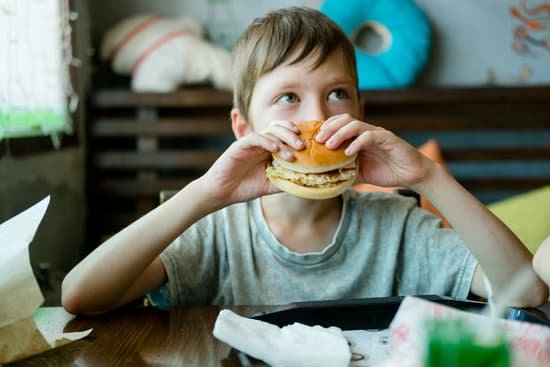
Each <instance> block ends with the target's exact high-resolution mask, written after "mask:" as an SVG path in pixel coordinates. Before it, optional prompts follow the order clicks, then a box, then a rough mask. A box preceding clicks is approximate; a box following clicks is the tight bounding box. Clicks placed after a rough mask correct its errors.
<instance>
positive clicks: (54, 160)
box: [0, 0, 550, 305]
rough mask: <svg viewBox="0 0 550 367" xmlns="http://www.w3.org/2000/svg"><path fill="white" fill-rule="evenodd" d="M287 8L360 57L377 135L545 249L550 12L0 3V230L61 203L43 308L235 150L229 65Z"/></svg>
mask: <svg viewBox="0 0 550 367" xmlns="http://www.w3.org/2000/svg"><path fill="white" fill-rule="evenodd" d="M291 5H303V6H309V7H314V8H318V9H321V11H323V12H325V14H327V15H328V16H329V17H331V18H333V19H334V20H335V21H336V22H337V23H339V24H340V25H341V26H342V28H343V29H344V30H345V31H346V33H347V34H348V36H349V37H350V39H351V40H352V41H353V42H354V44H355V45H356V52H357V55H358V68H359V71H360V86H361V96H362V99H363V101H364V104H365V115H366V117H367V120H369V121H372V122H373V123H375V124H378V125H381V126H384V127H386V128H388V129H390V130H393V131H395V132H396V133H397V134H399V135H401V136H402V137H404V138H405V139H406V140H408V141H409V142H411V144H413V145H415V146H417V147H423V149H424V150H423V151H424V152H425V153H426V154H428V155H429V156H430V157H431V158H432V159H436V160H439V161H440V162H442V163H443V164H445V165H447V167H448V168H449V170H450V171H451V173H452V174H453V175H455V177H457V179H458V180H459V181H460V182H461V183H462V184H463V185H464V186H465V187H466V188H468V189H469V190H470V191H472V192H473V193H474V195H476V196H477V197H478V198H479V199H480V200H481V201H482V202H484V203H485V204H487V205H488V206H489V207H490V208H491V210H493V211H495V213H496V214H497V215H499V217H501V219H503V220H504V221H505V222H506V223H507V224H508V225H509V226H510V227H511V228H512V229H513V230H514V231H516V233H517V234H518V236H520V238H522V240H524V242H526V244H527V245H528V246H529V247H530V249H531V250H534V249H535V248H536V246H537V243H539V241H541V240H542V238H544V236H545V235H548V234H550V221H548V214H550V213H548V211H549V210H550V209H548V208H550V194H549V192H550V190H549V189H548V187H549V186H548V185H550V2H548V1H538V0H504V1H496V0H495V1H483V2H479V1H474V0H463V1H460V2H457V1H451V0H416V1H408V0H391V1H390V0H386V1H381V0H371V1H369V0H362V1H348V2H337V1H315V0H311V1H305V0H304V1H300V0H295V1H291V0H282V1H278V2H276V3H274V2H272V1H271V2H268V1H266V0H261V1H252V0H203V1H191V0H178V1H176V0H160V1H155V2H153V1H145V0H134V1H129V0H124V1H116V2H113V1H106V0H96V1H91V0H80V1H68V0H43V1H41V2H39V3H37V2H36V1H31V0H0V222H3V221H5V220H6V219H8V218H10V217H12V216H14V215H16V214H17V213H19V212H20V211H22V210H24V209H26V208H28V207H29V206H31V205H32V204H34V203H36V202H37V201H39V200H40V199H41V198H43V197H45V196H47V195H51V203H50V206H49V209H48V211H47V213H46V216H45V218H44V220H43V222H42V224H41V226H40V228H39V230H38V233H37V235H36V236H35V239H34V241H33V243H32V244H31V260H32V263H33V267H34V268H35V271H36V273H37V276H38V278H39V280H40V282H41V286H42V288H43V291H44V293H45V295H46V304H47V305H58V304H59V303H60V301H59V300H60V298H59V284H60V281H61V279H62V278H63V276H64V274H65V273H66V272H67V271H68V270H69V269H70V268H71V267H72V266H74V264H76V263H77V262H78V261H79V260H80V259H81V258H82V257H83V256H85V255H86V254H87V253H89V252H90V251H91V250H92V249H93V248H95V247H96V246H97V245H99V244H100V243H101V242H102V241H103V240H105V239H106V238H108V236H110V235H111V234H113V233H114V232H116V231H118V230H120V229H121V228H123V227H124V226H126V225H127V224H129V223H130V222H132V221H133V220H135V219H137V218H138V217H139V216H141V215H143V214H144V213H145V212H147V211H149V210H150V209H152V208H154V207H155V206H156V205H158V203H159V195H160V193H161V192H162V191H167V190H168V191H171V190H177V189H179V188H181V187H183V186H185V184H186V183H188V182H189V181H190V180H192V179H194V178H196V177H197V176H199V175H200V174H202V173H203V172H204V171H205V170H206V169H207V168H208V167H209V166H210V164H211V163H212V162H213V161H214V160H215V159H216V157H217V156H218V155H219V154H220V153H221V152H222V151H223V149H224V148H225V147H226V146H227V145H229V144H230V143H231V142H232V141H233V136H232V134H231V129H230V124H229V110H230V108H231V91H230V72H229V63H228V60H229V55H230V50H231V48H232V46H233V45H234V43H235V41H236V40H237V38H238V36H239V35H240V33H241V32H242V31H243V30H244V28H245V27H246V26H247V25H248V24H249V23H250V22H251V21H252V20H253V19H254V18H255V17H258V16H261V15H263V14H265V13H266V12H267V11H269V10H271V9H273V8H274V7H286V6H291ZM428 142H430V143H429V144H428V145H426V144H427V143H428ZM358 189H377V188H367V187H361V188H358ZM1 245H2V244H0V246H1Z"/></svg>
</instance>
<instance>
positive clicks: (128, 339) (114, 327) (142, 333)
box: [5, 306, 266, 367]
mask: <svg viewBox="0 0 550 367" xmlns="http://www.w3.org/2000/svg"><path fill="white" fill-rule="evenodd" d="M231 309H232V310H233V311H235V312H237V313H239V314H241V315H243V316H250V315H252V314H254V313H256V312H259V311H261V310H262V309H264V310H265V309H266V307H263V308H262V307H232V308H231ZM219 311H220V308H219V307H214V306H202V307H181V308H173V309H170V310H159V309H156V308H153V307H128V308H124V309H121V310H118V311H115V312H111V313H108V314H105V315H99V316H93V317H80V316H79V317H76V318H73V319H72V320H71V315H69V314H67V313H66V312H65V311H64V310H63V308H61V307H59V308H55V310H52V312H53V314H54V316H55V317H54V318H55V319H57V320H59V321H56V322H54V323H52V324H51V325H49V328H50V330H51V331H54V332H55V331H57V332H61V331H65V332H69V331H82V330H86V329H89V328H93V332H92V333H91V334H90V335H89V336H88V337H86V338H84V339H82V340H79V341H76V342H74V343H71V344H68V345H65V346H63V347H60V348H57V349H52V350H50V351H48V352H45V353H42V354H40V355H38V356H34V357H31V358H28V359H25V360H21V361H18V362H14V363H12V364H9V365H5V367H8V366H9V367H22V366H32V367H34V366H40V367H54V366H55V367H58V366H81V367H84V366H86V367H88V366H102V367H108V366H201V367H203V366H204V367H208V366H216V367H218V366H223V367H231V366H240V364H239V361H238V358H237V355H236V353H235V352H234V351H232V349H231V348H230V347H229V346H228V345H227V344H224V343H222V342H220V341H218V340H217V339H216V338H214V336H213V335H212V330H213V328H214V322H215V321H216V317H217V315H218V313H219Z"/></svg>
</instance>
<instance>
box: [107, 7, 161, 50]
mask: <svg viewBox="0 0 550 367" xmlns="http://www.w3.org/2000/svg"><path fill="white" fill-rule="evenodd" d="M160 19H161V18H160V17H159V16H156V15H154V16H151V17H149V18H146V19H145V20H143V21H142V22H141V23H138V24H137V25H136V26H135V27H134V28H132V29H131V30H130V32H128V33H126V34H125V35H124V37H123V38H122V40H121V41H120V42H119V43H118V44H117V45H116V46H115V48H114V49H113V51H112V52H111V55H109V60H111V61H113V60H114V59H115V57H116V56H117V55H118V53H119V52H120V50H122V48H124V46H126V45H127V44H128V42H130V41H131V40H132V39H133V38H135V37H136V36H137V35H138V34H139V33H141V32H142V31H143V30H144V29H146V28H147V27H149V26H150V25H152V24H154V23H156V22H158V21H159V20H160Z"/></svg>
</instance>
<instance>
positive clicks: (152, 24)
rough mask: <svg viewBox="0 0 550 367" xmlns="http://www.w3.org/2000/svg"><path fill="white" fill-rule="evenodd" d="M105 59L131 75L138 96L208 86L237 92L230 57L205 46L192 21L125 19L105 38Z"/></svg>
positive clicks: (147, 18) (122, 71) (120, 72)
mask: <svg viewBox="0 0 550 367" xmlns="http://www.w3.org/2000/svg"><path fill="white" fill-rule="evenodd" d="M101 58H102V59H103V60H110V61H111V65H112V68H113V70H114V71H115V72H116V73H119V74H122V75H131V77H132V83H131V88H132V90H134V91H141V92H145V91H147V92H170V91H174V90H176V89H177V88H178V86H180V85H183V84H197V83H206V82H210V83H212V84H213V86H214V87H215V88H218V89H225V90H231V89H232V82H231V56H230V53H229V52H228V51H227V50H225V49H223V48H221V47H216V46H214V45H213V44H211V43H209V42H208V41H206V40H205V39H204V37H203V30H202V27H201V26H200V25H199V24H198V23H197V22H196V21H194V20H193V19H191V18H189V17H181V18H167V17H161V16H156V15H135V16H131V17H128V18H125V19H123V20H122V21H120V22H118V23H117V24H115V25H114V26H113V27H112V28H111V29H109V30H108V31H107V32H106V34H105V36H104V38H103V42H102V45H101Z"/></svg>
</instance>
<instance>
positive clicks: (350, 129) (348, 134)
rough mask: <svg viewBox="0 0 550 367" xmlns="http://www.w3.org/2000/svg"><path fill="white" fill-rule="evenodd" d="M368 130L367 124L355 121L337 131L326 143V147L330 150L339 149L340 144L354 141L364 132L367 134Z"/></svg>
mask: <svg viewBox="0 0 550 367" xmlns="http://www.w3.org/2000/svg"><path fill="white" fill-rule="evenodd" d="M367 129H368V128H367V127H366V126H365V124H364V123H363V122H361V121H357V120H353V121H351V122H350V123H348V124H347V125H344V126H343V127H341V128H340V129H339V130H337V131H336V132H335V133H334V134H333V135H332V136H331V137H330V138H329V139H328V140H327V141H326V142H325V146H326V147H327V148H329V149H337V148H338V147H339V146H340V144H342V143H343V142H344V141H346V140H350V139H353V138H355V137H357V136H359V135H361V134H362V133H363V132H365V131H366V130H367Z"/></svg>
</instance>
